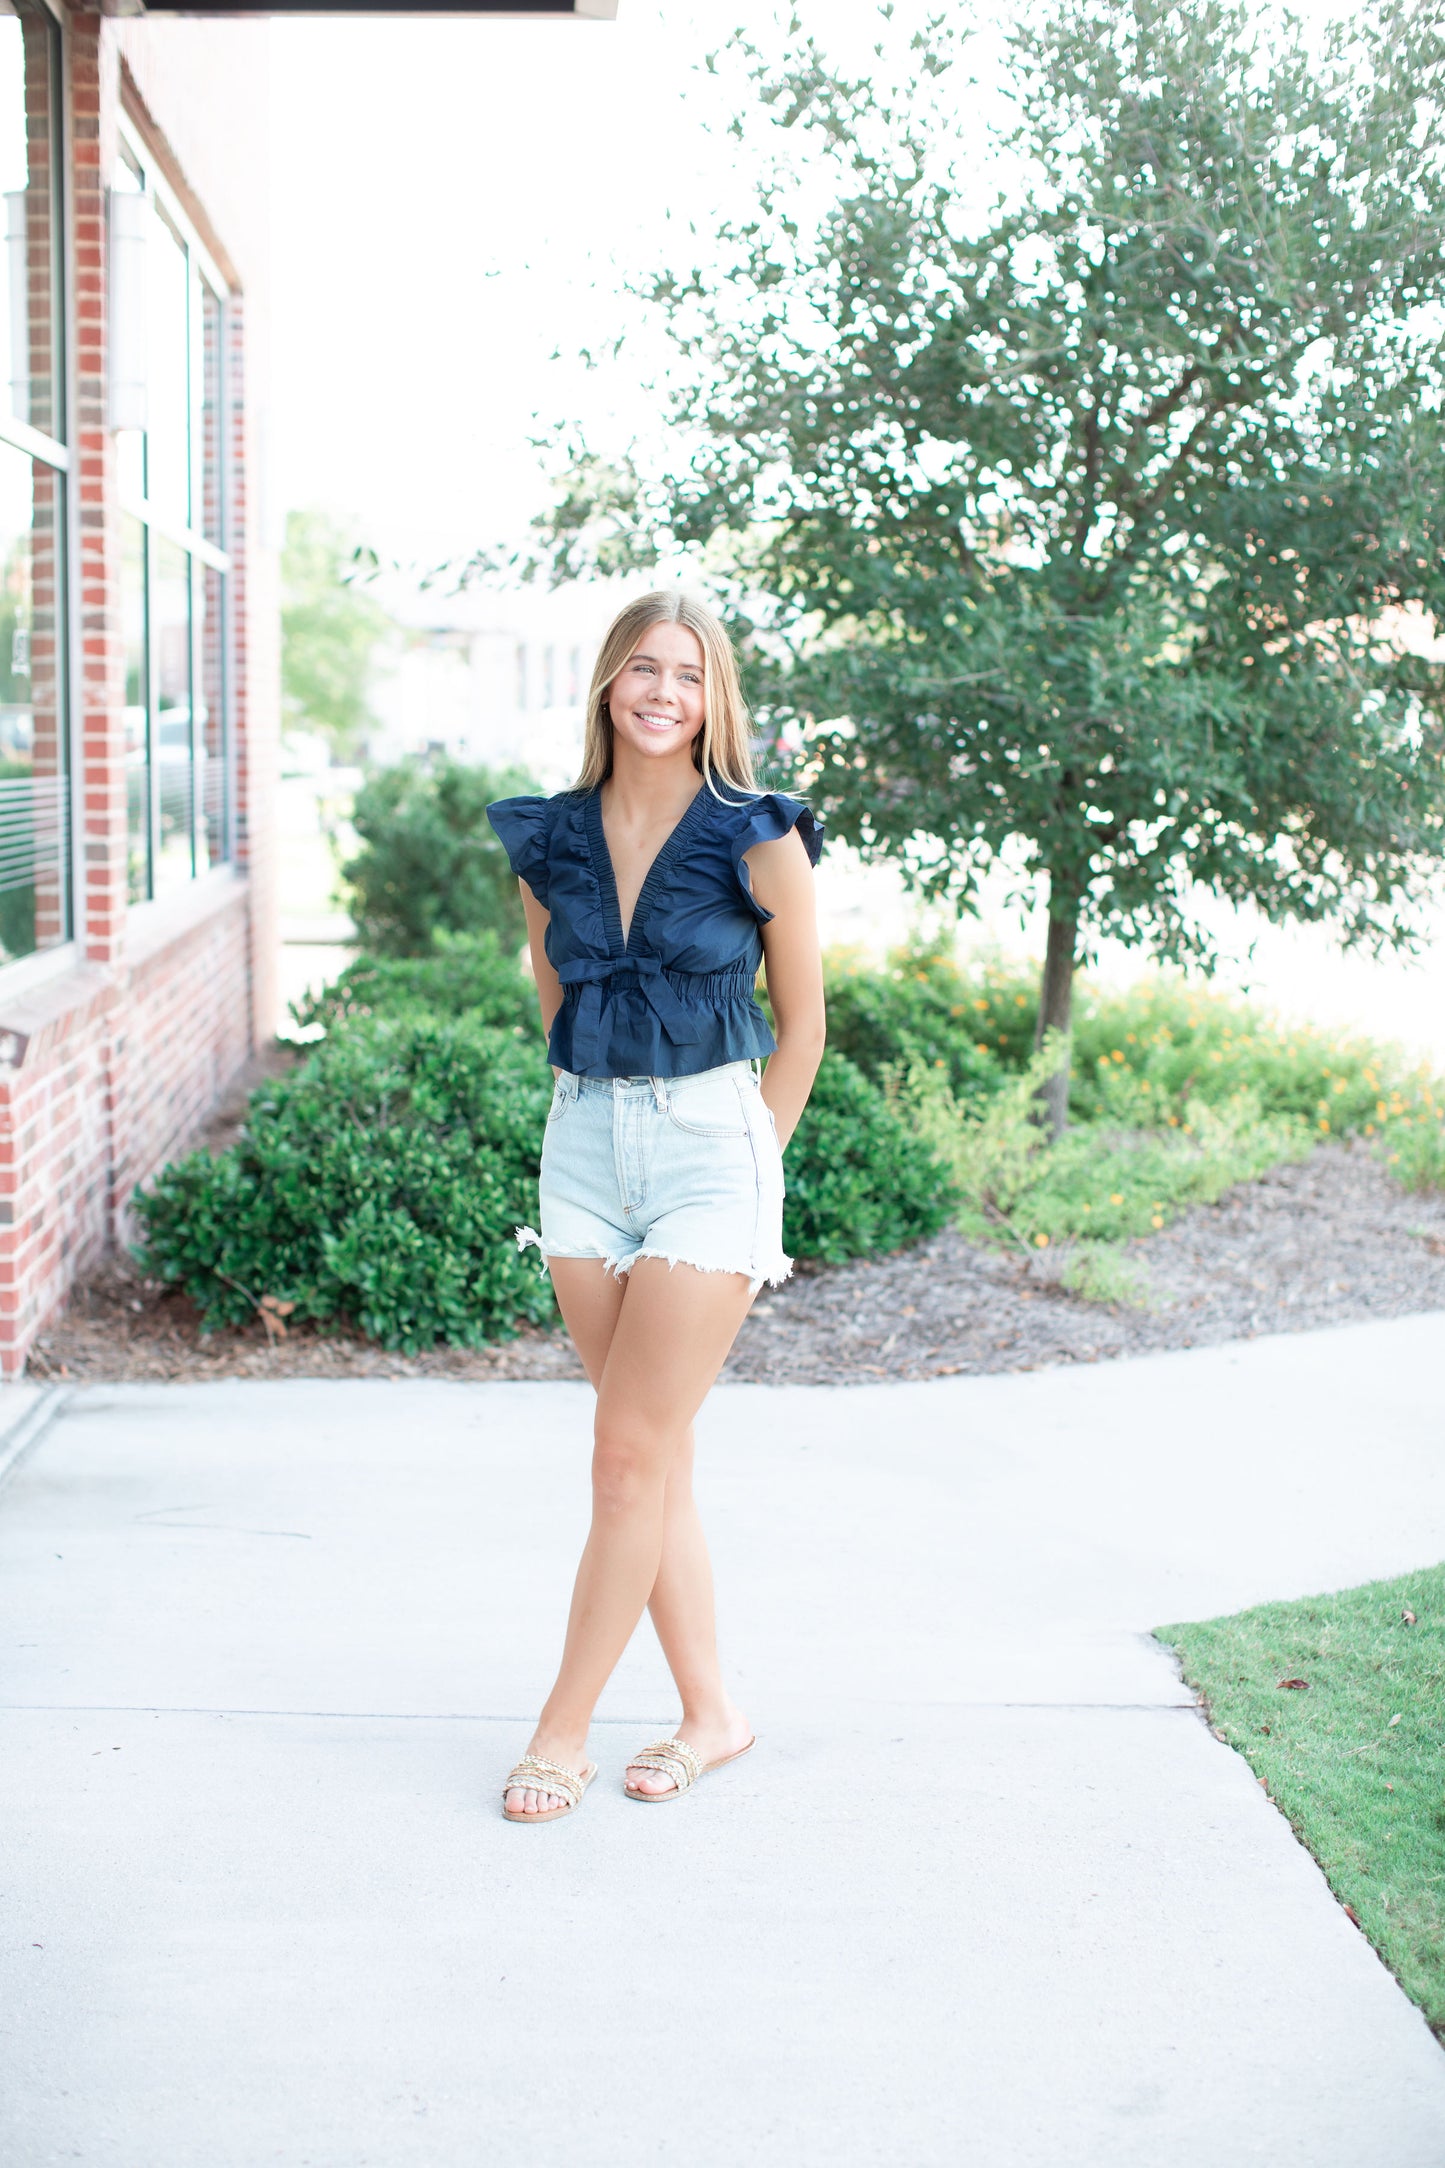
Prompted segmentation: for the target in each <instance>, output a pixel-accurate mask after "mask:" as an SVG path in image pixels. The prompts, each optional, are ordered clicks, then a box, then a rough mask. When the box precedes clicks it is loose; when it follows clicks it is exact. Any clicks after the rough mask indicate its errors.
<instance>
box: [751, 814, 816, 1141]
mask: <svg viewBox="0 0 1445 2168" xmlns="http://www.w3.org/2000/svg"><path fill="white" fill-rule="evenodd" d="M743 855H744V857H745V858H746V859H747V863H748V873H749V875H750V877H751V880H752V886H753V894H754V895H755V896H756V897H757V899H758V902H759V903H760V904H761V905H762V906H763V909H764V910H765V911H771V912H772V914H773V916H772V918H771V919H769V920H768V921H767V923H766V924H765V925H764V927H763V929H762V935H763V960H764V966H765V969H766V971H767V979H768V999H769V1001H770V1002H771V1004H772V1010H773V1022H774V1024H775V1026H776V1030H777V1040H778V1050H777V1052H776V1053H775V1054H773V1055H771V1056H770V1057H769V1059H768V1065H767V1068H766V1069H765V1070H764V1072H763V1097H764V1099H765V1100H766V1101H767V1103H768V1105H769V1106H770V1107H771V1108H772V1113H773V1120H774V1121H775V1122H776V1123H777V1125H778V1136H779V1138H780V1139H781V1140H782V1142H783V1144H785V1145H786V1144H787V1142H788V1139H789V1138H790V1137H791V1136H792V1134H793V1131H794V1130H795V1129H796V1128H797V1126H798V1120H799V1117H800V1116H801V1114H802V1111H803V1109H804V1107H805V1106H806V1105H807V1104H808V1094H809V1092H810V1091H811V1090H812V1089H813V1079H814V1077H815V1076H816V1075H817V1074H818V1064H819V1062H820V1061H821V1060H822V1059H823V1042H824V1039H825V1037H826V1031H827V1026H826V1021H825V1016H824V1009H823V959H822V954H821V951H820V949H819V945H818V909H817V901H816V896H815V891H814V879H815V876H814V873H813V868H812V866H811V864H810V863H809V860H808V853H807V851H806V849H805V848H804V845H803V839H802V837H801V836H800V835H799V834H798V832H797V830H796V829H795V828H792V829H789V831H788V833H787V835H785V836H779V837H778V838H777V839H776V841H774V842H771V843H755V844H754V845H753V847H752V849H751V850H750V851H746V852H744V854H743Z"/></svg>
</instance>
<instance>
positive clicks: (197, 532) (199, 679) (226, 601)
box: [47, 0, 239, 921]
mask: <svg viewBox="0 0 1445 2168" xmlns="http://www.w3.org/2000/svg"><path fill="white" fill-rule="evenodd" d="M47 5H48V0H47ZM116 147H117V151H123V152H124V153H125V155H126V157H127V159H128V160H129V161H130V162H131V163H132V164H133V165H134V166H136V167H138V168H139V171H140V175H141V178H142V184H143V187H144V189H145V191H146V193H147V194H149V195H151V196H153V197H154V199H155V203H156V208H157V211H158V213H159V215H160V216H161V217H162V218H163V219H164V221H165V222H166V224H167V225H168V226H170V228H171V230H172V232H173V233H174V234H176V235H177V236H178V237H179V238H180V240H181V241H182V242H183V244H184V246H185V250H186V259H187V357H186V363H187V403H188V407H187V415H186V431H187V441H188V449H189V458H190V465H189V469H188V474H187V483H188V503H187V517H186V520H185V521H181V520H178V519H176V518H175V517H174V516H172V515H171V514H170V513H168V512H166V511H165V510H163V509H162V508H160V507H158V506H153V505H152V504H151V502H150V500H149V498H148V497H147V496H146V495H144V494H137V493H135V492H134V491H133V490H131V489H129V488H127V487H124V486H122V485H121V484H120V483H119V480H117V488H116V508H117V510H118V511H119V512H120V513H122V514H128V515H130V516H131V517H132V518H134V519H135V520H137V521H138V522H139V525H140V528H141V550H142V576H143V581H144V592H145V621H146V631H145V637H146V665H147V667H146V750H147V768H148V778H147V781H148V801H147V818H148V823H149V835H148V865H149V882H148V885H149V891H150V892H149V894H148V895H147V896H145V897H144V898H140V899H137V900H134V901H132V900H131V899H130V898H129V896H128V897H127V900H126V915H127V920H128V921H129V920H131V919H133V918H134V917H135V914H136V913H137V912H145V913H147V914H149V913H152V912H156V911H165V910H167V909H169V908H170V907H172V906H173V905H174V904H176V903H177V901H178V900H179V899H181V898H183V897H185V896H187V895H189V894H192V893H193V892H194V890H195V888H196V886H197V884H198V883H203V882H205V881H207V880H209V879H211V878H212V877H213V876H216V875H222V876H229V875H231V874H232V873H233V872H234V870H235V867H236V854H237V841H238V834H239V823H238V817H237V806H236V780H237V775H238V772H239V761H238V749H237V745H236V698H235V686H236V671H235V571H236V559H235V551H234V549H233V547H232V541H233V532H234V530H233V507H232V481H233V461H232V447H231V431H232V425H233V423H234V420H235V412H236V408H235V388H234V370H233V367H232V363H231V352H230V348H231V331H232V324H233V316H232V307H233V302H234V298H235V296H234V289H233V288H232V286H231V283H230V281H229V280H228V279H227V277H226V276H225V274H224V272H223V271H222V270H221V269H220V266H219V265H218V264H217V262H216V260H215V258H214V256H213V255H212V254H211V251H210V250H209V249H208V248H207V246H206V244H205V241H204V239H203V238H202V236H201V235H200V234H199V233H198V232H197V230H196V225H195V221H194V220H193V219H192V218H190V217H189V216H188V215H187V212H186V208H185V205H184V204H183V203H182V201H181V199H180V196H179V195H178V193H177V191H176V190H175V189H174V188H173V187H172V186H171V183H170V180H169V178H168V176H167V174H166V172H165V170H164V166H163V164H162V162H161V161H160V159H159V158H158V156H157V154H156V152H155V150H154V148H153V147H152V145H151V144H150V143H149V142H148V141H147V139H146V135H145V132H144V130H143V129H142V128H141V127H140V125H139V124H138V123H137V121H136V120H135V118H134V117H133V115H132V114H131V113H130V112H129V111H127V110H126V108H125V107H124V106H122V108H121V111H120V113H119V114H118V115H117V145H116ZM107 185H109V184H108V183H107ZM202 286H204V287H206V288H207V289H209V292H210V294H211V297H212V299H213V300H214V301H215V303H216V305H217V311H218V316H217V339H218V348H219V351H218V354H217V400H216V405H217V424H216V487H217V491H218V493H219V497H220V507H219V510H220V519H219V523H218V524H219V529H220V535H221V540H220V542H219V543H216V542H212V541H211V540H210V539H209V538H208V537H207V536H206V534H205V533H204V532H203V529H202V527H197V526H196V525H194V524H193V523H194V522H195V520H196V518H197V516H198V506H197V501H196V494H195V492H196V487H197V484H198V480H199V468H198V463H197V451H196V447H197V444H198V442H199V441H200V429H201V417H202V413H203V401H204V350H203V342H204V330H203V321H202V319H203V309H202V305H201V300H200V289H201V287H202ZM199 517H200V519H201V521H202V522H204V519H205V511H204V508H203V507H201V508H200V509H199ZM156 536H159V537H161V538H162V539H164V540H166V541H169V542H171V543H174V544H175V545H176V546H177V547H178V548H180V549H182V550H184V551H185V552H186V554H187V556H188V558H189V561H190V578H189V583H188V595H189V603H190V630H189V663H190V692H189V706H190V846H191V871H190V876H189V878H188V879H187V880H185V881H177V882H176V883H175V884H174V885H173V886H171V887H163V888H161V889H160V890H157V888H156V883H155V862H156V856H157V851H156V845H157V841H158V838H159V834H160V808H159V804H158V798H159V790H160V773H159V771H160V763H159V761H158V759H157V758H156V753H157V749H158V729H159V700H160V694H159V673H158V670H157V657H156V622H155V615H154V611H153V607H152V595H153V591H154V584H153V583H154V565H153V559H154V548H153V538H154V537H156ZM208 571H210V572H215V573H217V574H219V576H220V580H221V611H220V618H221V622H220V628H219V635H218V651H217V652H218V660H219V667H220V680H221V682H220V689H219V701H218V705H219V709H220V721H221V730H222V743H223V748H224V750H223V754H222V782H223V787H224V791H225V819H224V822H223V824H222V833H223V856H222V857H221V859H220V860H219V861H218V862H217V863H216V864H214V865H212V866H209V867H207V868H205V869H204V870H201V869H200V868H199V867H198V865H197V841H198V838H199V834H200V831H201V828H202V827H203V825H204V822H205V811H206V809H205V805H204V802H203V799H202V795H201V793H200V792H199V791H198V790H197V777H198V775H199V773H200V772H201V763H200V761H199V759H198V755H199V754H200V752H201V751H202V750H203V748H202V747H201V745H200V743H199V731H200V723H199V712H198V711H199V706H200V694H201V689H202V687H203V684H204V678H203V671H204V662H205V658H204V653H203V641H202V632H201V628H202V624H203V622H204V614H205V604H206V599H207V598H206V594H205V587H206V573H207V572H208Z"/></svg>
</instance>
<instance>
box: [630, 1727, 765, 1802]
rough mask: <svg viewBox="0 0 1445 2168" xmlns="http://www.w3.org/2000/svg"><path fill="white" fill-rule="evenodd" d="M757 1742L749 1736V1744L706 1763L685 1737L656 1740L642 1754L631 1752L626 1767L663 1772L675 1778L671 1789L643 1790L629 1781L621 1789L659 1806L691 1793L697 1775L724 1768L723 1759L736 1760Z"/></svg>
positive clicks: (633, 1796) (633, 1797)
mask: <svg viewBox="0 0 1445 2168" xmlns="http://www.w3.org/2000/svg"><path fill="white" fill-rule="evenodd" d="M757 1743H758V1742H757V1739H756V1738H752V1739H749V1741H748V1744H747V1746H740V1747H737V1748H735V1749H734V1751H733V1752H732V1753H731V1754H719V1756H718V1758H717V1760H716V1761H710V1762H703V1761H699V1760H698V1758H697V1754H696V1752H695V1751H694V1749H693V1748H692V1747H690V1746H689V1745H688V1743H687V1741H686V1739H656V1740H654V1741H653V1743H652V1745H651V1746H645V1747H644V1748H643V1749H642V1751H641V1753H640V1754H633V1755H630V1756H629V1757H628V1762H627V1766H628V1768H629V1769H656V1770H657V1771H658V1773H659V1774H660V1775H662V1776H665V1777H671V1778H672V1790H671V1791H670V1792H640V1791H637V1790H635V1789H634V1787H633V1786H632V1785H630V1784H624V1785H623V1787H622V1789H623V1790H624V1791H625V1792H626V1794H627V1796H628V1798H629V1799H641V1800H644V1801H645V1802H646V1803H647V1804H648V1805H649V1806H660V1805H661V1804H662V1802H663V1800H664V1799H681V1797H682V1795H683V1793H684V1792H690V1791H691V1790H692V1787H693V1785H694V1784H696V1782H697V1780H698V1778H699V1777H705V1776H706V1775H707V1773H708V1771H709V1769H721V1767H722V1765H723V1763H724V1762H730V1761H736V1760H737V1759H738V1758H739V1756H740V1755H743V1754H746V1753H747V1751H748V1748H749V1747H755V1746H756V1745H757Z"/></svg>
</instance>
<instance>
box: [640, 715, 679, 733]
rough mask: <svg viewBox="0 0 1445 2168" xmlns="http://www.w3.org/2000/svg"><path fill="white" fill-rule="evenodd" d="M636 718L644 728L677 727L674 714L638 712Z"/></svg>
mask: <svg viewBox="0 0 1445 2168" xmlns="http://www.w3.org/2000/svg"><path fill="white" fill-rule="evenodd" d="M636 719H637V721H638V722H639V723H641V725H642V727H643V729H644V730H676V728H677V717H676V716H675V715H643V714H641V713H640V712H639V714H638V715H637V718H636Z"/></svg>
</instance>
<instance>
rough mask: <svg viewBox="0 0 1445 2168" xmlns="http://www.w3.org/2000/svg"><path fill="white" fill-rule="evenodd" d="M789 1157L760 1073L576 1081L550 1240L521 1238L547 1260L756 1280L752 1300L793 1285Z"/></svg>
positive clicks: (563, 1123) (561, 1147)
mask: <svg viewBox="0 0 1445 2168" xmlns="http://www.w3.org/2000/svg"><path fill="white" fill-rule="evenodd" d="M783 1187H784V1185H783V1154H782V1148H781V1146H780V1145H779V1143H778V1132H777V1126H776V1124H775V1123H774V1121H773V1117H772V1112H771V1109H770V1108H769V1107H768V1105H767V1103H766V1101H765V1100H764V1098H763V1094H762V1084H761V1078H760V1072H759V1068H758V1067H757V1066H755V1065H754V1064H753V1063H752V1062H750V1061H729V1062H724V1063H723V1064H722V1066H721V1067H720V1068H717V1069H701V1070H699V1071H698V1072H697V1073H696V1074H695V1075H693V1076H619V1077H591V1076H574V1075H573V1074H572V1073H571V1072H570V1071H569V1070H566V1069H564V1070H563V1071H562V1073H561V1075H560V1076H559V1077H558V1079H557V1084H556V1088H555V1090H554V1091H553V1093H552V1105H551V1109H550V1111H549V1113H548V1116H547V1130H546V1135H545V1137H544V1140H543V1144H542V1181H541V1202H542V1211H541V1219H542V1230H541V1233H540V1234H538V1232H537V1230H536V1229H535V1228H532V1227H519V1228H518V1229H517V1245H518V1247H519V1248H520V1249H526V1247H527V1246H528V1244H529V1243H536V1245H537V1247H538V1248H539V1249H540V1250H541V1252H542V1255H543V1256H544V1257H546V1258H552V1257H597V1258H600V1259H601V1260H602V1262H603V1264H604V1265H605V1266H606V1268H607V1270H608V1271H609V1272H615V1273H619V1274H620V1273H624V1272H628V1271H630V1270H631V1268H632V1266H633V1265H635V1264H636V1262H637V1260H638V1258H639V1257H662V1258H665V1259H666V1260H667V1262H668V1264H669V1265H695V1266H696V1267H697V1269H698V1270H699V1271H700V1272H745V1273H746V1274H747V1276H748V1281H749V1287H748V1292H749V1294H750V1295H755V1294H756V1293H757V1291H758V1289H759V1288H760V1287H761V1286H762V1285H763V1283H764V1281H766V1282H767V1283H768V1284H769V1285H770V1286H773V1287H776V1286H778V1285H779V1284H780V1283H781V1282H782V1281H783V1280H785V1279H787V1277H788V1275H789V1273H790V1272H791V1271H792V1269H793V1261H792V1259H791V1258H790V1257H786V1256H784V1254H783Z"/></svg>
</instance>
